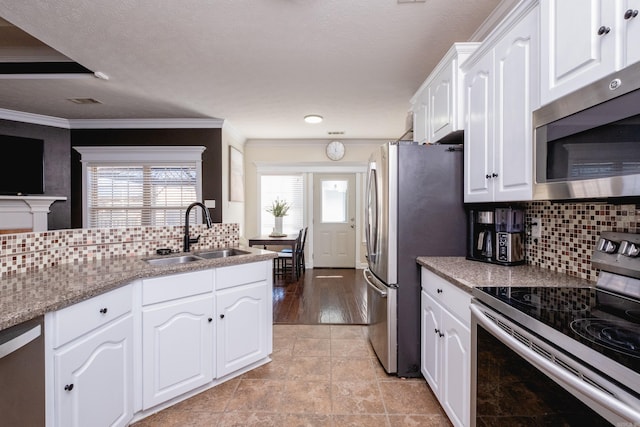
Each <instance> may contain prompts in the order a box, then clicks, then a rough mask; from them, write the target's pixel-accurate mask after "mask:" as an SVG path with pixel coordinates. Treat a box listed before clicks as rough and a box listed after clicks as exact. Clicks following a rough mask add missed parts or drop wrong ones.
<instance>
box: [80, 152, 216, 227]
mask: <svg viewBox="0 0 640 427" xmlns="http://www.w3.org/2000/svg"><path fill="white" fill-rule="evenodd" d="M73 148H74V150H76V151H77V152H79V153H80V155H81V162H82V168H83V173H82V187H83V190H84V194H83V198H82V208H83V213H82V215H83V226H84V227H135V226H164V225H182V224H183V223H184V213H185V211H186V209H187V207H188V206H189V205H190V204H191V203H193V202H195V201H200V200H201V198H202V153H203V151H204V150H205V147H202V146H140V147H138V146H135V147H122V146H108V147H104V146H103V147H73ZM191 214H192V215H193V216H192V218H191V223H192V224H196V223H199V222H200V221H199V220H200V218H199V217H197V216H196V210H193V211H192V212H191Z"/></svg>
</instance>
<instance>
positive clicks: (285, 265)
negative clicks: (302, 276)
mask: <svg viewBox="0 0 640 427" xmlns="http://www.w3.org/2000/svg"><path fill="white" fill-rule="evenodd" d="M303 232H304V229H300V232H299V233H298V237H297V238H296V243H295V245H294V249H293V251H292V250H291V249H289V248H287V249H283V250H281V251H280V252H278V257H277V258H274V260H273V262H274V268H273V274H274V276H285V275H286V274H288V272H289V271H290V272H291V276H292V278H294V277H295V276H298V271H299V268H298V265H293V252H294V251H295V253H296V257H297V255H298V253H299V252H300V245H301V244H302V236H303ZM296 264H298V262H297V260H296ZM294 268H295V270H294ZM294 275H295V276H294Z"/></svg>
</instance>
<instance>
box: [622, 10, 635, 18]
mask: <svg viewBox="0 0 640 427" xmlns="http://www.w3.org/2000/svg"><path fill="white" fill-rule="evenodd" d="M636 16H638V10H632V9H627V11H626V12H625V13H624V19H631V18H635V17H636Z"/></svg>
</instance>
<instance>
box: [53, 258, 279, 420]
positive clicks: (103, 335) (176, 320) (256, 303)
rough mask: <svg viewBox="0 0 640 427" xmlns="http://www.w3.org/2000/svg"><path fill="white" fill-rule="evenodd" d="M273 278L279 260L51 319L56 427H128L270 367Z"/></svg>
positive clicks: (110, 298) (164, 280)
mask: <svg viewBox="0 0 640 427" xmlns="http://www.w3.org/2000/svg"><path fill="white" fill-rule="evenodd" d="M271 277H272V276H271V261H263V262H256V263H248V264H241V265H235V266H229V267H221V268H216V269H209V270H200V271H194V272H189V273H182V274H173V275H167V276H160V277H154V278H148V279H143V280H140V281H137V282H135V283H133V284H129V285H126V286H122V287H120V288H118V289H116V290H113V291H110V292H107V293H105V294H102V295H99V296H96V297H94V298H91V299H89V300H86V301H83V302H81V303H78V304H74V305H72V306H69V307H67V308H64V309H62V310H59V311H56V312H52V313H48V314H47V315H46V316H45V328H46V334H45V336H46V337H48V341H47V344H46V354H47V360H48V362H47V364H46V365H47V368H46V375H47V392H46V394H47V398H46V400H47V425H48V426H60V427H69V426H71V427H73V426H78V427H84V426H92V427H93V426H98V427H99V426H127V425H129V423H130V422H131V421H132V420H133V419H134V417H136V415H137V416H138V418H139V417H140V411H147V410H148V413H152V412H153V411H154V409H153V408H154V407H157V406H158V405H160V404H163V403H165V402H168V401H169V400H171V399H173V398H177V397H179V396H181V395H185V394H186V393H189V392H192V391H193V390H195V389H197V388H198V387H203V386H207V385H208V386H213V385H214V384H217V383H218V382H222V381H225V380H226V379H228V378H232V377H233V376H234V375H237V373H241V372H244V371H245V370H248V369H250V367H251V365H252V364H255V363H256V362H264V361H267V360H268V359H267V358H268V357H269V354H271V352H272V340H273V339H272V323H273V314H272V309H271V287H272V281H271V280H272V279H271ZM134 371H135V372H134ZM225 376H226V377H227V378H224V377H225ZM214 378H216V379H218V381H217V382H216V383H214V382H213V381H214ZM165 405H166V403H165Z"/></svg>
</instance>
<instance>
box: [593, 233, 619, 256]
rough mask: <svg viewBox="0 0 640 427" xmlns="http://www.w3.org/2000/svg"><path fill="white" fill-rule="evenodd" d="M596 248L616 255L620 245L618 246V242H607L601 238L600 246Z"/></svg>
mask: <svg viewBox="0 0 640 427" xmlns="http://www.w3.org/2000/svg"><path fill="white" fill-rule="evenodd" d="M596 248H597V249H598V250H599V251H600V252H604V253H607V254H612V253H615V251H616V249H618V245H617V244H616V242H613V241H611V240H607V239H604V238H602V237H601V238H600V240H599V241H598V246H597V247H596Z"/></svg>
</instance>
